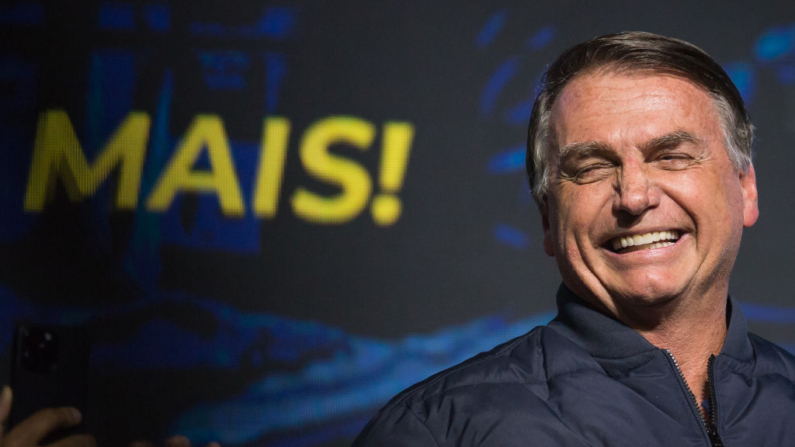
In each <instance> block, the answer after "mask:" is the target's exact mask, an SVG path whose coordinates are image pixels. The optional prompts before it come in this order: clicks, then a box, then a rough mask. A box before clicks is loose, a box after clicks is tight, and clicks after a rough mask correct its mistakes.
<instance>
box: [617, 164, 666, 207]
mask: <svg viewBox="0 0 795 447" xmlns="http://www.w3.org/2000/svg"><path fill="white" fill-rule="evenodd" d="M659 203H660V194H659V190H658V189H657V188H656V186H655V185H654V182H653V180H652V179H651V178H650V177H649V173H648V172H647V167H646V166H644V165H643V163H629V164H624V165H623V166H622V167H621V169H620V170H619V175H618V178H617V185H616V195H615V198H614V201H613V210H614V211H624V212H626V213H629V214H631V215H633V216H639V215H641V214H642V213H643V212H644V211H646V210H647V209H649V208H653V207H655V206H657V205H659Z"/></svg>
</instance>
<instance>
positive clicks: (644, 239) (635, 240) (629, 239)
mask: <svg viewBox="0 0 795 447" xmlns="http://www.w3.org/2000/svg"><path fill="white" fill-rule="evenodd" d="M677 239H679V232H678V231H655V232H653V233H644V234H635V235H632V236H622V237H617V238H615V239H613V250H615V251H619V250H621V249H622V248H627V247H634V246H640V245H648V247H643V248H661V247H667V246H669V245H673V244H674V243H673V242H671V241H675V240H677ZM649 244H651V245H649Z"/></svg>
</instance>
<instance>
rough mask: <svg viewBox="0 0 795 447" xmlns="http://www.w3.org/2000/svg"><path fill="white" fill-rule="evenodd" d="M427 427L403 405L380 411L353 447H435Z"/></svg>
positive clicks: (436, 444)
mask: <svg viewBox="0 0 795 447" xmlns="http://www.w3.org/2000/svg"><path fill="white" fill-rule="evenodd" d="M438 445H439V444H438V443H437V442H436V440H435V439H434V437H433V435H432V434H431V432H430V431H429V430H428V427H427V426H426V425H425V424H424V423H423V421H422V420H420V418H419V417H418V416H417V415H416V414H415V413H414V412H413V411H411V409H410V408H409V407H407V406H405V405H398V406H393V407H387V408H384V409H382V410H381V411H380V412H379V413H378V414H377V415H375V417H373V419H372V420H371V421H370V422H369V423H368V424H367V426H365V427H364V430H362V432H361V434H359V437H358V438H356V440H355V441H354V442H353V447H437V446H438Z"/></svg>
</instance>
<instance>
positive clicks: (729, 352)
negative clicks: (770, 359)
mask: <svg viewBox="0 0 795 447" xmlns="http://www.w3.org/2000/svg"><path fill="white" fill-rule="evenodd" d="M557 305H558V315H557V316H556V317H555V319H554V320H552V321H551V322H550V323H549V327H550V328H552V329H554V330H555V331H557V332H559V333H561V334H562V335H564V336H565V337H566V338H568V339H570V340H572V341H573V342H574V343H576V344H577V345H579V346H580V347H581V348H582V349H584V350H585V351H586V352H588V353H589V354H590V355H591V356H593V357H595V358H597V359H598V358H601V359H619V358H627V357H632V356H636V355H638V354H642V353H644V352H647V351H653V350H656V349H658V348H657V347H656V346H654V345H652V344H651V343H649V342H648V341H647V340H646V339H645V338H643V337H642V336H641V335H640V334H638V333H637V332H636V331H634V330H633V329H631V328H629V327H627V326H625V325H624V324H622V323H621V322H619V321H618V320H615V319H613V318H611V317H608V316H607V315H605V314H603V313H601V312H599V311H598V310H596V309H594V308H593V307H591V306H590V305H589V304H588V303H586V302H585V301H584V300H583V299H582V298H580V297H578V296H577V295H575V294H574V292H572V291H571V290H569V288H568V287H566V286H565V285H563V284H561V286H560V288H559V289H558V296H557ZM727 306H728V307H727V311H728V314H729V321H728V323H729V324H728V326H729V327H728V330H727V333H726V340H725V341H724V343H723V349H722V350H721V356H724V355H725V356H727V357H731V358H733V359H735V360H739V361H741V362H742V361H750V360H751V359H752V358H753V348H752V347H751V342H750V340H749V339H748V332H747V331H748V329H747V324H746V321H745V317H744V316H743V313H742V311H741V310H740V306H737V305H733V303H732V299H731V297H729V298H728V299H727Z"/></svg>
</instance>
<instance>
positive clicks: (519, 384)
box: [354, 326, 587, 446]
mask: <svg viewBox="0 0 795 447" xmlns="http://www.w3.org/2000/svg"><path fill="white" fill-rule="evenodd" d="M571 350H574V351H575V352H582V351H581V350H580V348H579V347H577V346H576V345H574V343H573V342H571V341H569V340H568V339H567V338H565V337H563V336H562V335H560V334H558V333H557V332H556V331H554V330H552V329H550V328H548V327H545V326H539V327H536V328H535V329H533V330H531V331H530V332H528V333H527V334H525V335H522V336H520V337H517V338H514V339H512V340H510V341H507V342H505V343H503V344H501V345H498V346H497V347H495V348H494V349H492V350H490V351H488V352H483V353H481V354H478V355H476V356H474V357H472V358H470V359H468V360H466V361H464V362H462V363H459V364H458V365H455V366H453V367H451V368H448V369H446V370H444V371H441V372H439V373H437V374H434V375H433V376H431V377H429V378H427V379H425V380H423V381H422V382H419V383H417V384H416V385H414V386H412V387H410V388H408V389H406V390H405V391H403V392H402V393H400V394H398V395H397V396H395V397H394V398H393V399H392V400H390V401H389V403H387V404H386V405H385V406H384V407H383V408H382V409H381V410H380V411H379V412H378V413H377V414H376V415H375V416H374V417H373V419H372V420H370V422H369V423H368V424H367V426H366V427H365V428H364V430H363V431H362V433H361V434H360V435H359V438H357V440H356V442H355V443H354V446H363V445H390V446H391V445H406V446H408V445H415V446H423V445H438V444H437V440H436V439H435V437H434V435H433V433H434V432H436V431H438V430H435V428H438V427H436V426H435V425H437V423H438V421H440V420H447V419H448V418H447V416H452V413H451V412H453V411H460V410H462V409H464V408H470V409H471V408H472V407H471V406H477V407H478V409H479V410H480V409H482V408H483V406H484V405H486V406H487V405H488V402H489V401H492V400H495V401H499V405H500V406H501V407H505V406H510V405H511V401H513V400H515V398H516V396H517V395H520V394H521V395H522V396H524V397H523V400H522V405H527V404H528V403H532V401H533V400H535V401H537V402H538V404H539V405H538V406H539V407H542V406H544V407H545V406H546V404H545V403H544V402H545V401H546V399H547V397H548V386H547V382H548V380H549V378H550V375H551V374H552V372H551V371H550V370H549V365H548V361H547V358H548V356H549V355H550V353H552V352H554V353H562V352H564V351H571ZM583 355H587V354H584V352H583ZM557 357H560V356H557ZM568 357H570V358H571V357H575V358H576V357H578V355H577V354H575V355H574V356H571V355H570V356H568ZM581 360H582V359H580V363H581ZM479 410H478V411H479ZM447 413H451V414H447ZM446 414H447V416H445V415H446ZM432 420H435V421H437V423H434V422H431V421H432ZM404 441H405V442H404Z"/></svg>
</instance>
